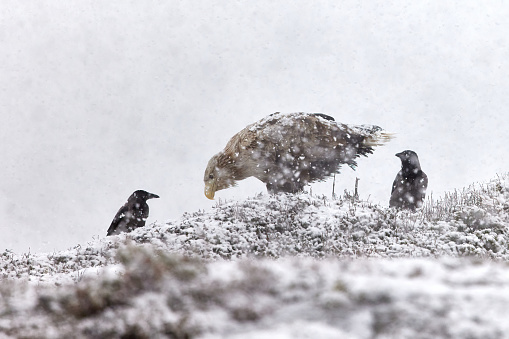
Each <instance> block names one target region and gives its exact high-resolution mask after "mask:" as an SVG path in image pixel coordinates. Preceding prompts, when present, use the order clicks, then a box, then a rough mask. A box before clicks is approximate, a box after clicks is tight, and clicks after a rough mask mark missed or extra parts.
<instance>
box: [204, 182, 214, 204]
mask: <svg viewBox="0 0 509 339" xmlns="http://www.w3.org/2000/svg"><path fill="white" fill-rule="evenodd" d="M215 193H216V190H215V189H214V187H213V186H212V185H211V184H205V196H206V197H207V198H209V199H210V200H213V199H214V194H215Z"/></svg>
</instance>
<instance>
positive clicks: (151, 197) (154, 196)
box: [147, 193, 159, 199]
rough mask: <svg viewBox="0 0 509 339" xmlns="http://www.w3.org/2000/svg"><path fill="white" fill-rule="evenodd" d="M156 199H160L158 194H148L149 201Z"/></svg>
mask: <svg viewBox="0 0 509 339" xmlns="http://www.w3.org/2000/svg"><path fill="white" fill-rule="evenodd" d="M154 198H159V196H158V195H157V194H153V193H149V194H148V198H147V199H154Z"/></svg>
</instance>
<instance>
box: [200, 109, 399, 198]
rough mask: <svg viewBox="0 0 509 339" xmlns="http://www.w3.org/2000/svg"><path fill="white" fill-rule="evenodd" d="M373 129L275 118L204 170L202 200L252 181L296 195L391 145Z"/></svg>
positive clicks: (316, 116) (305, 117)
mask: <svg viewBox="0 0 509 339" xmlns="http://www.w3.org/2000/svg"><path fill="white" fill-rule="evenodd" d="M390 138H391V135H390V134H388V133H384V132H383V131H382V129H381V128H380V127H378V126H369V125H362V126H351V125H345V124H341V123H337V122H335V121H334V118H332V117H330V116H327V115H325V114H321V113H290V114H282V113H274V114H271V115H269V116H268V117H266V118H264V119H262V120H260V121H258V122H256V123H254V124H251V125H249V126H247V127H246V128H244V129H243V130H241V131H240V132H239V133H237V134H235V135H234V136H233V137H232V138H231V139H230V141H229V142H228V143H227V145H226V147H225V148H224V150H223V151H221V152H219V153H218V154H216V155H214V156H213V157H212V158H211V159H210V161H209V163H208V165H207V168H206V170H205V175H204V182H205V195H206V196H207V197H208V198H209V199H213V198H214V194H215V192H216V191H219V190H222V189H225V188H228V187H232V186H234V185H235V184H236V182H237V181H239V180H243V179H246V178H248V177H251V176H253V177H255V178H258V179H259V180H261V181H262V182H264V183H265V184H266V186H267V190H268V191H269V192H271V193H277V192H287V193H296V192H299V191H301V190H302V189H303V188H304V186H305V185H306V184H308V183H312V182H314V181H320V180H324V179H326V177H328V176H329V175H331V174H333V173H336V172H338V171H339V168H340V167H341V165H342V164H347V165H349V166H350V167H352V168H355V166H356V165H357V162H356V161H355V160H356V158H358V157H359V156H360V155H364V156H367V155H368V154H370V153H373V147H375V146H379V145H382V144H384V143H385V142H387V141H388V140H390Z"/></svg>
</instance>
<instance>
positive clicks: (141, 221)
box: [107, 190, 159, 236]
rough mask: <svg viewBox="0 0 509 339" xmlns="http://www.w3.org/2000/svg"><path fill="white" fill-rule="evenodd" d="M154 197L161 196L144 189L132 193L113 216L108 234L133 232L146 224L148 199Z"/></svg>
mask: <svg viewBox="0 0 509 339" xmlns="http://www.w3.org/2000/svg"><path fill="white" fill-rule="evenodd" d="M152 198H159V196H158V195H156V194H152V193H148V192H146V191H143V190H138V191H136V192H134V193H133V194H131V196H130V197H129V199H127V202H126V203H125V204H124V206H122V207H121V208H120V209H119V210H118V212H117V215H115V218H113V221H112V222H111V225H110V228H108V234H107V236H108V235H115V234H120V233H122V232H131V231H132V230H134V229H136V228H138V227H143V226H145V221H146V220H147V218H148V204H147V200H148V199H152Z"/></svg>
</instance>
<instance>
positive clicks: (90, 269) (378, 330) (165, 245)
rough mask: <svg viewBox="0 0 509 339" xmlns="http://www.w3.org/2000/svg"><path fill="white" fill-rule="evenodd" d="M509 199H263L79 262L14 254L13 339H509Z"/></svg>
mask: <svg viewBox="0 0 509 339" xmlns="http://www.w3.org/2000/svg"><path fill="white" fill-rule="evenodd" d="M508 201H509V175H502V176H498V177H497V178H495V179H493V180H492V181H490V182H488V183H484V184H477V185H472V186H471V187H468V188H466V189H464V190H462V191H456V192H452V193H450V194H448V195H446V196H445V197H444V198H443V199H441V200H440V201H431V200H430V201H428V202H427V203H426V205H425V207H424V208H423V209H421V210H420V211H418V212H416V213H411V212H401V211H395V210H391V209H387V208H384V207H380V206H378V205H374V204H370V203H369V202H365V201H359V200H358V199H356V198H354V197H352V196H351V195H348V194H345V196H344V197H342V198H338V199H327V198H325V197H315V196H311V195H307V194H301V195H275V196H265V195H259V196H256V197H253V198H249V199H246V200H244V201H227V202H222V201H218V203H217V205H216V207H215V208H213V209H212V210H210V211H198V212H195V213H186V214H184V215H183V216H182V217H181V218H180V219H178V220H173V221H170V222H168V223H166V224H154V225H151V226H148V227H144V228H140V229H138V230H136V231H134V232H132V233H128V234H121V235H118V236H112V237H107V238H101V239H94V240H93V241H91V242H89V243H88V244H87V245H84V246H81V245H78V246H76V247H74V248H72V249H69V250H67V251H62V252H55V253H36V254H32V253H24V254H16V253H13V252H11V251H8V250H6V251H4V253H2V254H1V255H0V277H1V278H2V284H1V285H0V305H1V306H0V310H1V312H2V313H1V314H2V319H1V320H0V334H2V335H4V337H45V338H69V337H77V338H90V337H92V338H96V337H101V338H110V337H111V338H117V337H141V338H145V337H168V338H274V337H278V338H309V337H319V338H373V337H384V338H467V337H468V338H503V337H504V336H505V335H506V333H508V331H509V323H507V321H506V318H507V316H508V315H509V312H508V311H506V308H507V304H508V303H509V270H508V269H507V268H508V266H507V258H508V254H509V253H508V251H509V243H508V232H509V231H508V229H509V227H508V225H509V203H508ZM452 324H453V325H452Z"/></svg>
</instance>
